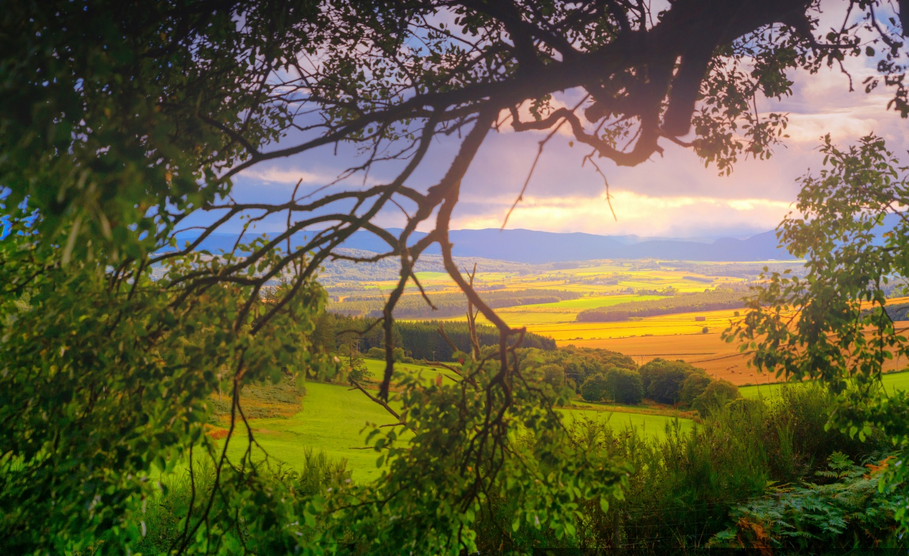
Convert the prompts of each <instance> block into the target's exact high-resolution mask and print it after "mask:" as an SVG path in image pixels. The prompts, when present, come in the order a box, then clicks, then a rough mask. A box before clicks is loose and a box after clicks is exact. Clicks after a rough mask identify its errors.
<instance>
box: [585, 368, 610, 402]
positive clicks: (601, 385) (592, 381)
mask: <svg viewBox="0 0 909 556" xmlns="http://www.w3.org/2000/svg"><path fill="white" fill-rule="evenodd" d="M608 395H609V381H608V380H607V379H606V375H604V374H602V373H597V374H595V375H590V376H589V377H588V378H587V380H585V381H584V384H582V385H581V397H582V398H584V400H585V401H588V402H601V401H603V400H605V399H606V396H608Z"/></svg>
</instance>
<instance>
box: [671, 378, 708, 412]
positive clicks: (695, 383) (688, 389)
mask: <svg viewBox="0 0 909 556" xmlns="http://www.w3.org/2000/svg"><path fill="white" fill-rule="evenodd" d="M711 382H712V380H711V379H710V377H709V376H707V374H706V373H691V374H690V375H688V377H687V378H686V379H685V380H684V381H683V382H682V389H681V391H680V392H679V401H681V402H682V403H683V404H685V405H688V406H690V405H691V403H692V402H693V401H694V399H695V398H697V397H698V396H700V395H701V393H702V392H704V390H705V389H706V388H707V386H708V385H709V384H710V383H711Z"/></svg>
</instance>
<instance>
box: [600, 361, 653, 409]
mask: <svg viewBox="0 0 909 556" xmlns="http://www.w3.org/2000/svg"><path fill="white" fill-rule="evenodd" d="M606 381H607V383H608V385H609V386H608V389H609V392H610V394H611V397H612V399H613V401H615V402H616V403H624V404H632V405H634V404H639V403H641V401H643V399H644V385H643V383H642V382H641V375H640V374H638V373H637V372H636V371H631V370H628V369H621V368H618V367H613V368H611V369H609V370H608V371H607V372H606Z"/></svg>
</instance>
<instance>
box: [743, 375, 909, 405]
mask: <svg viewBox="0 0 909 556" xmlns="http://www.w3.org/2000/svg"><path fill="white" fill-rule="evenodd" d="M881 382H882V383H883V384H884V388H885V389H886V390H887V392H891V393H892V392H895V391H897V390H907V389H909V371H904V372H900V373H887V374H885V375H883V377H882V378H881ZM788 387H792V383H789V382H776V383H773V384H759V385H754V386H739V392H741V393H742V396H743V397H745V398H749V399H757V398H761V397H764V398H767V397H769V396H773V395H774V394H776V393H777V392H779V390H780V389H781V388H788Z"/></svg>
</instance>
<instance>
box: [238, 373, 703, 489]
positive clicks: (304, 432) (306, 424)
mask: <svg viewBox="0 0 909 556" xmlns="http://www.w3.org/2000/svg"><path fill="white" fill-rule="evenodd" d="M380 363H381V362H379V361H374V362H371V363H368V365H369V366H370V367H376V365H375V364H380ZM407 367H414V370H417V369H418V368H419V366H418V365H407ZM423 369H426V368H425V367H423ZM371 370H372V369H371ZM429 372H433V373H434V372H435V371H432V370H430V371H429ZM306 391H307V392H306V397H304V398H303V404H302V405H303V407H302V411H301V412H300V413H297V414H296V415H294V416H293V417H290V418H288V419H254V420H251V421H250V423H251V425H252V428H253V433H254V435H255V439H256V441H257V442H258V443H259V444H261V446H262V447H263V448H264V450H265V451H266V452H267V453H268V455H269V457H271V458H273V459H274V460H276V461H278V462H283V463H286V464H288V465H290V466H294V465H295V464H296V463H297V462H300V461H302V460H303V453H304V451H305V450H306V449H307V448H310V449H314V450H322V451H324V452H325V453H326V454H327V455H328V456H329V457H331V458H332V459H335V460H342V459H344V460H347V466H348V469H350V470H351V471H352V476H353V479H354V480H355V481H358V482H366V481H370V480H372V479H375V478H377V477H378V476H379V474H380V472H381V469H379V468H377V467H376V459H377V457H378V454H377V453H376V452H373V451H372V450H362V449H358V448H362V447H364V446H365V438H366V437H365V434H364V432H365V430H366V428H367V423H374V424H389V423H393V422H395V420H394V418H393V417H392V416H391V415H389V414H388V413H387V412H386V411H385V410H384V409H383V408H381V407H380V406H379V405H377V404H375V403H373V402H372V401H370V400H369V399H368V398H366V396H364V395H363V394H362V393H361V392H358V391H351V390H350V389H349V388H347V387H345V386H339V385H332V384H321V383H315V382H309V383H307V384H306ZM561 411H562V413H563V414H564V415H565V418H566V421H567V422H569V421H570V420H572V419H580V418H588V419H597V420H602V419H606V420H608V421H609V423H610V424H611V425H612V426H613V427H621V428H625V427H629V426H630V427H637V428H638V429H639V430H640V431H641V432H643V433H644V434H646V435H647V436H649V437H652V438H662V437H663V436H664V435H665V429H666V426H667V425H669V424H671V423H672V422H673V421H674V419H673V418H671V417H663V416H659V415H642V414H636V413H622V412H613V411H608V410H595V409H565V410H561ZM679 423H680V426H681V428H682V430H683V431H688V430H690V429H691V428H692V426H693V422H692V421H690V420H687V419H679ZM221 442H223V440H222V441H221ZM246 446H247V443H246V435H245V431H242V433H240V434H235V435H234V437H233V438H232V439H231V442H230V446H229V449H228V455H229V456H230V458H231V459H232V460H234V461H236V460H237V459H238V458H239V457H240V456H241V455H242V453H243V451H244V450H245V449H246ZM256 457H257V459H260V458H261V457H262V453H261V452H260V451H257V453H256Z"/></svg>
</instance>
